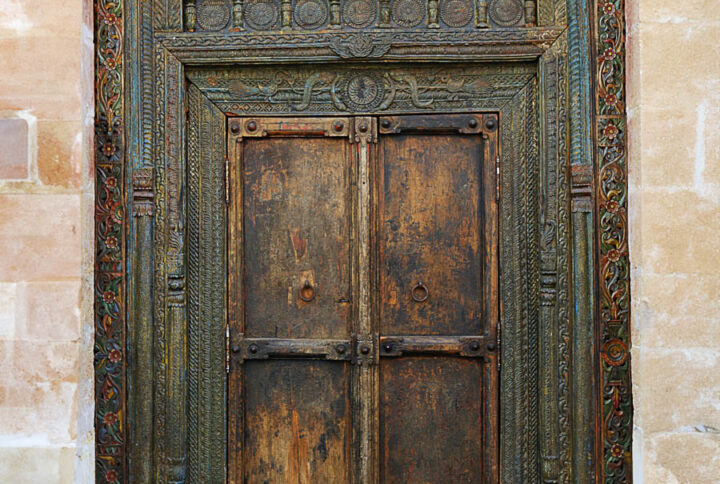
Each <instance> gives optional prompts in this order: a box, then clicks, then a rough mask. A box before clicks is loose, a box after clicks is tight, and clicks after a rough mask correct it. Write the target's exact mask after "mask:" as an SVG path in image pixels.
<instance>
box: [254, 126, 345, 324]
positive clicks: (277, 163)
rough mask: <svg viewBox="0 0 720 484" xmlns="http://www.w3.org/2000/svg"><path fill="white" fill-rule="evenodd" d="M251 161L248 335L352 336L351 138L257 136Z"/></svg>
mask: <svg viewBox="0 0 720 484" xmlns="http://www.w3.org/2000/svg"><path fill="white" fill-rule="evenodd" d="M243 160H244V169H243V178H244V185H245V187H244V190H245V191H244V193H245V197H244V198H245V200H244V207H243V219H242V223H243V231H244V234H245V275H244V276H245V287H246V291H245V297H246V301H245V302H246V304H245V335H246V336H248V337H265V338H267V337H274V338H333V337H335V338H338V337H340V338H342V337H345V336H346V335H347V332H348V323H349V316H350V314H349V309H350V306H349V305H348V304H346V303H344V301H349V299H350V294H349V290H350V238H349V228H350V219H349V213H348V210H349V206H350V199H349V197H350V192H349V176H350V164H349V163H348V153H347V139H341V138H324V137H323V138H302V139H301V141H300V140H299V139H298V138H290V137H288V138H276V137H273V138H257V139H253V138H250V139H249V141H247V142H246V143H245V146H244V156H243ZM306 283H307V287H305V285H306ZM304 292H305V293H307V294H305V295H304V294H303V293H304ZM313 292H314V294H313ZM304 299H310V300H309V301H305V300H304Z"/></svg>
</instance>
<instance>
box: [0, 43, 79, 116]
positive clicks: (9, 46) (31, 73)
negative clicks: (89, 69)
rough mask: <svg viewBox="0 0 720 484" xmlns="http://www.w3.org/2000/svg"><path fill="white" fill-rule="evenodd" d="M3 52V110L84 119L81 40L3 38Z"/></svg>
mask: <svg viewBox="0 0 720 484" xmlns="http://www.w3.org/2000/svg"><path fill="white" fill-rule="evenodd" d="M0 52H2V55H1V56H0V86H2V89H1V90H0V110H2V109H7V110H26V109H27V110H30V111H31V113H32V114H33V115H34V116H36V117H37V118H39V119H67V120H79V119H81V116H82V102H81V90H80V75H81V60H82V58H81V40H80V38H68V37H14V38H0Z"/></svg>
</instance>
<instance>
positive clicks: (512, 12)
mask: <svg viewBox="0 0 720 484" xmlns="http://www.w3.org/2000/svg"><path fill="white" fill-rule="evenodd" d="M488 15H490V19H491V20H492V21H493V22H495V23H496V24H498V25H500V26H502V27H512V26H513V25H517V24H518V23H519V22H520V20H522V16H523V8H522V5H521V3H520V1H519V0H492V2H491V3H490V8H489V9H488Z"/></svg>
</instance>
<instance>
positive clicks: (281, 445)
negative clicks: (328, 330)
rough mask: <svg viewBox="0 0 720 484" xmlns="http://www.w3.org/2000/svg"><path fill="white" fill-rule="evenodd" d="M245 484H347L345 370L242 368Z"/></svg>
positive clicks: (281, 363)
mask: <svg viewBox="0 0 720 484" xmlns="http://www.w3.org/2000/svg"><path fill="white" fill-rule="evenodd" d="M245 372H246V373H245V382H246V384H245V398H246V403H245V412H246V417H245V418H246V422H247V423H246V426H245V442H246V446H247V451H246V452H247V453H246V460H245V463H246V468H245V481H244V482H247V483H264V482H278V483H280V482H285V483H304V484H312V483H319V482H328V483H330V482H333V483H334V482H338V483H341V482H347V480H348V475H347V474H348V462H349V460H350V459H349V451H350V448H349V442H350V437H349V436H350V431H351V429H350V428H349V427H350V425H349V423H350V408H349V386H348V381H349V380H348V375H347V374H346V373H347V367H346V365H340V364H337V363H334V362H332V363H331V362H324V361H312V360H302V361H292V360H277V361H270V362H260V361H252V362H247V363H246V364H245Z"/></svg>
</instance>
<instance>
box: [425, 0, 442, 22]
mask: <svg viewBox="0 0 720 484" xmlns="http://www.w3.org/2000/svg"><path fill="white" fill-rule="evenodd" d="M428 28H430V29H439V28H440V24H438V0H428Z"/></svg>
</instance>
